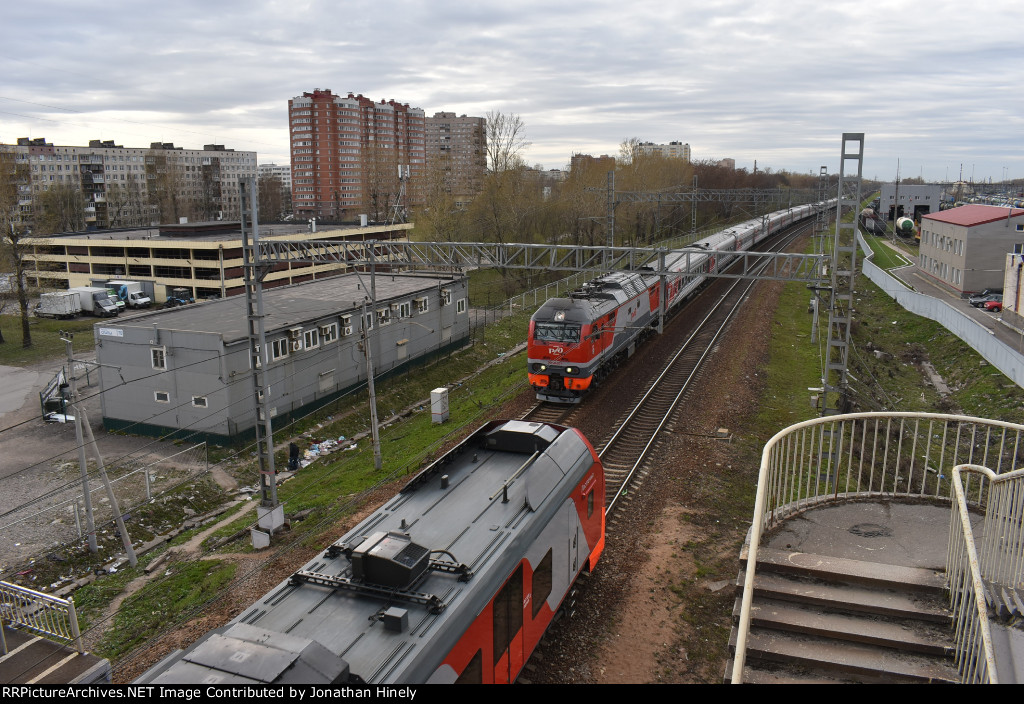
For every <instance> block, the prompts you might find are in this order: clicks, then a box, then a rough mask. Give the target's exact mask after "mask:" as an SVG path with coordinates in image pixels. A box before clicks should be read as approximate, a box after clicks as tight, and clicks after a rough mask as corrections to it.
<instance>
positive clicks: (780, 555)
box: [740, 546, 945, 594]
mask: <svg viewBox="0 0 1024 704" xmlns="http://www.w3.org/2000/svg"><path fill="white" fill-rule="evenodd" d="M746 562H747V547H746V546H744V548H743V553H742V554H741V555H740V564H742V565H746ZM762 570H767V571H772V572H783V573H788V574H804V575H808V576H811V577H815V578H817V579H823V580H826V581H833V582H849V583H854V584H871V585H876V586H884V587H887V588H892V589H900V590H911V591H916V592H923V593H931V594H941V593H943V592H944V590H945V579H944V577H943V574H942V573H941V572H937V571H935V570H929V569H924V568H921V567H903V566H900V565H886V564H883V563H880V562H866V561H863V560H850V559H847V558H844V557H831V556H828V555H813V554H810V553H804V552H792V551H790V550H777V549H775V548H766V547H761V548H760V549H759V550H758V552H757V571H758V573H761V572H762Z"/></svg>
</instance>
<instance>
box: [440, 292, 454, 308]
mask: <svg viewBox="0 0 1024 704" xmlns="http://www.w3.org/2000/svg"><path fill="white" fill-rule="evenodd" d="M451 304H452V290H451V289H450V288H443V289H441V305H443V306H450V305H451Z"/></svg>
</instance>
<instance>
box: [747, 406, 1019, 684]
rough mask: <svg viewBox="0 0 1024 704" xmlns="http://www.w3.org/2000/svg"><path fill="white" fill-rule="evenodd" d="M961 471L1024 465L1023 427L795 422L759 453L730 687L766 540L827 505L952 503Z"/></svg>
mask: <svg viewBox="0 0 1024 704" xmlns="http://www.w3.org/2000/svg"><path fill="white" fill-rule="evenodd" d="M964 464H968V465H974V464H977V465H983V466H986V467H989V468H991V469H990V471H991V472H992V473H993V475H1002V474H1008V473H1009V472H1011V471H1012V470H1013V468H1014V467H1017V466H1020V465H1021V464H1024V425H1019V424H1015V423H1006V422H1002V421H995V420H986V419H981V418H972V417H969V416H958V415H947V414H933V413H850V414H846V415H833V416H825V417H823V418H815V419H813V420H809V421H805V422H803V423H797V424H796V425H792V426H790V427H788V428H785V429H784V430H782V431H780V432H779V433H777V434H776V435H775V436H774V437H773V438H772V439H771V440H769V441H768V443H767V444H766V445H765V447H764V451H763V452H762V454H761V468H760V473H759V475H758V483H757V494H756V498H755V503H754V517H753V520H752V524H751V528H750V533H749V538H748V540H749V544H748V546H747V569H746V573H745V576H744V584H743V599H742V606H741V609H740V616H739V620H738V623H737V641H736V654H735V657H734V659H733V670H732V680H731V681H732V682H734V683H737V684H738V683H741V682H742V681H743V667H744V663H745V658H746V642H747V635H748V633H749V630H750V616H751V602H752V599H753V592H754V589H753V583H754V570H755V565H756V564H757V552H758V546H759V544H760V542H761V537H762V535H763V534H764V533H766V532H767V531H768V530H770V529H772V528H774V527H775V526H777V525H779V524H780V523H781V522H782V521H783V520H785V519H787V518H790V517H791V516H794V515H796V514H798V513H801V512H803V511H806V510H808V509H810V508H813V507H815V506H818V505H821V504H824V503H828V502H835V501H840V500H845V499H856V498H881V497H893V498H896V497H899V498H907V499H952V498H953V495H954V490H953V479H952V475H953V471H952V468H953V467H956V466H957V465H964ZM946 467H948V468H950V469H949V470H944V469H943V468H946ZM970 479H971V477H968V481H967V482H965V483H964V494H963V495H964V497H965V501H966V502H967V503H969V504H971V505H981V504H982V503H983V499H984V496H985V492H986V488H987V486H988V484H989V482H988V481H987V480H981V479H979V480H977V481H974V482H971V481H970Z"/></svg>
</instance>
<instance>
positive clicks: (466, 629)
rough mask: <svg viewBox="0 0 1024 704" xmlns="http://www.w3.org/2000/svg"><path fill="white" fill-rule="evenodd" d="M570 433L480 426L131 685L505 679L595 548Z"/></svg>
mask: <svg viewBox="0 0 1024 704" xmlns="http://www.w3.org/2000/svg"><path fill="white" fill-rule="evenodd" d="M604 492H605V487H604V472H603V469H602V466H601V462H600V460H599V459H598V457H597V453H596V452H595V451H594V448H593V447H592V446H591V445H590V443H589V442H588V441H587V439H586V438H585V437H583V435H582V434H581V433H580V432H579V431H578V430H575V429H572V428H565V427H561V426H556V425H551V424H546V423H528V422H524V421H514V420H513V421H492V422H490V423H487V424H486V425H484V426H483V427H482V428H480V429H479V430H478V431H476V432H475V433H474V434H473V435H472V436H471V437H470V438H469V439H468V440H466V441H465V442H463V443H461V444H460V445H459V446H457V447H456V448H454V449H453V450H451V451H450V452H448V453H447V454H445V455H444V456H443V457H441V458H440V459H439V460H437V461H436V462H434V463H433V464H431V465H430V466H429V467H427V468H426V469H424V470H423V471H422V472H420V473H419V474H418V475H417V476H416V477H414V478H413V479H412V480H411V481H409V483H408V484H407V485H406V486H405V487H404V488H403V489H402V490H401V492H399V493H398V494H397V495H396V496H395V497H394V498H392V499H391V500H390V501H388V502H387V503H386V504H385V505H384V506H382V507H381V508H380V509H378V510H377V511H376V512H374V513H373V514H372V515H371V516H370V517H368V518H367V519H366V520H364V521H362V522H361V523H360V524H359V525H358V526H356V527H355V528H354V529H352V530H351V531H350V532H349V533H347V534H346V535H345V536H344V537H342V538H341V539H340V540H338V541H337V542H335V543H334V544H333V545H331V546H330V547H328V548H327V549H326V550H324V551H323V552H322V553H320V554H318V555H317V556H316V557H315V558H314V559H313V560H312V561H311V562H309V563H308V564H307V565H305V567H303V568H302V569H301V570H299V571H297V572H295V573H294V574H293V575H292V576H291V577H290V578H289V579H287V580H286V581H284V582H282V583H281V584H280V585H278V587H277V588H276V589H274V590H272V591H271V592H270V593H269V594H267V595H265V596H264V597H263V598H262V599H260V600H259V601H257V602H256V603H255V604H253V605H252V606H251V607H250V608H247V609H245V610H244V612H243V613H242V614H241V615H239V616H238V617H237V618H235V619H234V620H233V621H231V622H230V623H229V624H228V625H227V626H225V627H223V628H219V629H217V630H215V631H212V632H211V633H208V634H206V635H205V636H203V638H202V639H200V640H199V641H198V642H197V643H195V644H194V645H193V646H192V647H190V648H189V649H188V650H185V651H181V650H179V651H176V652H174V653H172V654H170V655H169V656H168V657H166V658H165V659H164V660H162V661H161V662H160V663H158V664H157V665H156V666H154V667H153V668H152V669H150V670H149V671H148V672H146V673H145V674H144V675H143V676H142V677H141V678H140V679H139V680H138V681H137V683H138V684H152V685H169V684H199V683H203V684H226V685H244V684H251V685H255V684H276V685H283V684H314V685H326V684H391V683H396V684H419V683H507V682H513V681H514V680H515V679H516V677H517V675H518V674H519V673H520V671H521V670H522V668H523V666H524V664H525V663H526V660H527V658H529V656H530V653H531V652H532V651H533V650H534V648H535V647H536V646H537V643H538V642H539V641H540V638H541V636H542V635H543V634H544V631H545V629H547V627H548V625H549V624H550V623H551V622H552V619H553V618H554V616H555V614H556V613H557V612H558V611H559V609H560V608H561V607H562V605H563V602H564V600H565V599H566V596H567V595H568V594H569V593H570V589H571V587H572V585H573V583H574V582H575V580H576V579H577V577H578V576H579V575H580V574H581V573H582V572H583V571H584V570H592V569H593V568H594V566H595V565H596V563H597V561H598V558H599V557H600V555H601V552H602V550H603V548H604V534H605V533H604V531H605V524H604Z"/></svg>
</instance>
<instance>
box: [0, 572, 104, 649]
mask: <svg viewBox="0 0 1024 704" xmlns="http://www.w3.org/2000/svg"><path fill="white" fill-rule="evenodd" d="M0 621H2V622H3V623H11V624H14V625H17V626H21V627H23V628H27V629H29V630H31V631H34V632H36V633H39V634H41V635H44V636H50V637H53V638H60V639H63V640H66V641H67V642H68V643H73V644H74V646H75V648H76V649H77V650H78V652H79V653H83V652H85V651H84V650H83V649H82V634H81V633H79V631H78V615H77V614H76V613H75V602H74V600H73V599H61V598H60V597H56V596H52V595H50V594H44V593H43V592H37V591H35V590H33V589H28V588H26V587H20V586H18V585H17V584H10V583H9V582H0Z"/></svg>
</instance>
